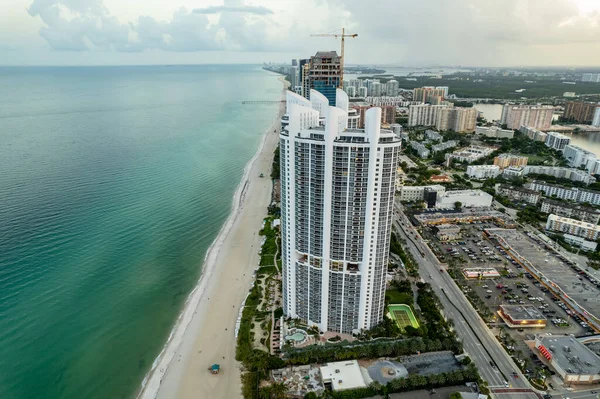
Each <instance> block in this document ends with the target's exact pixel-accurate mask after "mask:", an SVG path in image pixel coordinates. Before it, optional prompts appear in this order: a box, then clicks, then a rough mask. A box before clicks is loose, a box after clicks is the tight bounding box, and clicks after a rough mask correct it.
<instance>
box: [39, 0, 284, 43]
mask: <svg viewBox="0 0 600 399" xmlns="http://www.w3.org/2000/svg"><path fill="white" fill-rule="evenodd" d="M202 11H206V12H202ZM28 12H29V15H31V16H33V17H40V18H41V20H42V22H43V23H44V27H43V28H41V29H40V32H39V33H40V36H41V37H42V38H44V39H45V40H46V42H47V43H48V44H49V45H50V47H51V48H52V49H54V50H59V51H92V50H110V51H118V52H139V51H144V50H150V49H159V50H164V51H176V52H195V51H222V50H227V51H270V50H272V49H276V48H279V46H277V45H273V43H271V42H270V39H269V35H268V32H267V26H268V23H267V22H266V21H265V20H264V18H265V16H266V15H268V14H272V11H271V10H269V9H267V8H265V7H255V6H246V5H244V4H243V3H242V2H241V1H240V0H226V1H225V5H224V6H221V7H209V8H206V9H202V10H200V11H199V10H193V11H191V12H190V11H188V10H187V9H185V8H180V9H178V10H177V11H175V13H174V14H173V17H172V19H171V20H169V21H158V20H156V19H154V18H152V17H149V16H140V17H138V18H137V20H135V21H133V22H131V23H129V24H121V23H119V21H118V20H117V19H116V18H115V17H114V16H112V15H111V14H110V13H109V11H108V10H107V8H106V7H105V6H104V3H103V1H102V0H34V2H33V3H32V4H31V6H30V7H29V9H28ZM213 12H222V14H221V16H220V18H219V21H218V22H217V23H211V22H210V21H209V19H208V15H207V14H211V13H213Z"/></svg>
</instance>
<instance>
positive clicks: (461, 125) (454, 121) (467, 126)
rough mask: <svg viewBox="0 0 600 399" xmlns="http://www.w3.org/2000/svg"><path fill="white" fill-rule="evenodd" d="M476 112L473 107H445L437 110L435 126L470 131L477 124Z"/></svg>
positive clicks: (473, 129) (463, 131)
mask: <svg viewBox="0 0 600 399" xmlns="http://www.w3.org/2000/svg"><path fill="white" fill-rule="evenodd" d="M477 114H478V113H477V110H476V109H475V108H462V107H451V108H445V109H442V110H440V111H439V113H438V117H437V121H436V125H435V127H436V129H438V130H452V131H455V132H459V133H472V132H474V131H475V127H476V126H477Z"/></svg>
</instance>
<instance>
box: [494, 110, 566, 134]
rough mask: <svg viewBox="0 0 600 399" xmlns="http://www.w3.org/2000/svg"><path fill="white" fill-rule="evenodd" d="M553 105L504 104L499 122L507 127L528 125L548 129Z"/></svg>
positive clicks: (550, 124) (516, 127)
mask: <svg viewBox="0 0 600 399" xmlns="http://www.w3.org/2000/svg"><path fill="white" fill-rule="evenodd" d="M553 113H554V107H553V106H551V105H515V104H504V107H502V117H501V119H500V123H503V124H504V123H505V124H506V125H507V126H508V128H509V129H519V128H520V127H521V126H529V127H532V128H534V129H550V127H551V126H552V114H553Z"/></svg>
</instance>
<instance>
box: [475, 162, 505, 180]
mask: <svg viewBox="0 0 600 399" xmlns="http://www.w3.org/2000/svg"><path fill="white" fill-rule="evenodd" d="M499 174H500V168H499V167H498V166H496V165H469V166H467V176H469V177H470V178H472V179H480V180H482V179H493V178H495V177H497V176H498V175H499Z"/></svg>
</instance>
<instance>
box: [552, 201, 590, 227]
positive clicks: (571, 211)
mask: <svg viewBox="0 0 600 399" xmlns="http://www.w3.org/2000/svg"><path fill="white" fill-rule="evenodd" d="M541 211H542V212H544V213H553V214H555V215H558V216H563V217H568V218H572V219H577V220H581V221H582V222H588V223H592V224H598V222H600V210H598V209H596V208H593V207H591V206H585V205H583V204H578V203H573V202H565V201H557V200H554V199H551V198H546V199H544V201H543V202H542V206H541Z"/></svg>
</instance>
